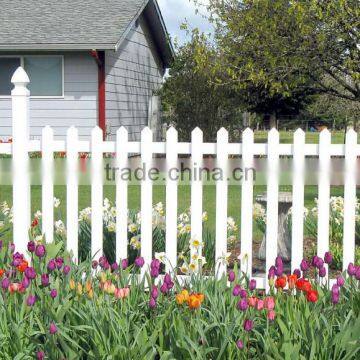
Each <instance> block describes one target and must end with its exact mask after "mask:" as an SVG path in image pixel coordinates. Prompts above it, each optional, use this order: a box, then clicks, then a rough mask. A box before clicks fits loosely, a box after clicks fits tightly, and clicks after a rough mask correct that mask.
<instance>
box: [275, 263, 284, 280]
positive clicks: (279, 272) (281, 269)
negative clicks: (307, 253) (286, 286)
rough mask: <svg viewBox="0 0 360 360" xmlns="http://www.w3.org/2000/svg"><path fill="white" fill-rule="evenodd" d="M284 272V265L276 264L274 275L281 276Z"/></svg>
mask: <svg viewBox="0 0 360 360" xmlns="http://www.w3.org/2000/svg"><path fill="white" fill-rule="evenodd" d="M283 273H284V267H283V266H282V265H281V266H278V267H276V268H275V275H276V276H279V277H280V276H282V275H283Z"/></svg>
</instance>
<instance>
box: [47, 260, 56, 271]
mask: <svg viewBox="0 0 360 360" xmlns="http://www.w3.org/2000/svg"><path fill="white" fill-rule="evenodd" d="M47 269H48V270H49V271H54V270H55V269H56V262H55V259H51V260H50V261H49V262H48V264H47Z"/></svg>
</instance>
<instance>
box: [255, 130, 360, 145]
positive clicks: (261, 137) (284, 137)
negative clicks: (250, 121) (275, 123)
mask: <svg viewBox="0 0 360 360" xmlns="http://www.w3.org/2000/svg"><path fill="white" fill-rule="evenodd" d="M319 135H320V133H319V132H310V131H307V132H306V137H305V139H306V143H307V144H318V143H319ZM267 137H268V131H255V136H254V138H255V142H258V143H265V142H267ZM293 138H294V131H292V130H289V131H283V130H281V131H280V142H281V143H285V144H291V143H292V142H293ZM331 142H332V143H333V144H344V142H345V132H344V131H332V132H331ZM358 142H360V133H358Z"/></svg>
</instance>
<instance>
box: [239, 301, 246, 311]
mask: <svg viewBox="0 0 360 360" xmlns="http://www.w3.org/2000/svg"><path fill="white" fill-rule="evenodd" d="M237 308H238V309H239V310H241V311H245V310H246V309H247V308H248V303H247V300H246V299H241V300H240V301H239V302H238V303H237Z"/></svg>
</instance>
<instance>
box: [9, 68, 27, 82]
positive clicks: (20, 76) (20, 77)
mask: <svg viewBox="0 0 360 360" xmlns="http://www.w3.org/2000/svg"><path fill="white" fill-rule="evenodd" d="M11 82H12V83H13V84H14V85H15V86H16V85H25V86H26V85H27V84H29V83H30V79H29V77H28V74H27V73H26V71H25V70H24V69H23V68H22V67H21V66H19V67H18V68H17V69H16V70H15V72H14V75H13V76H12V78H11Z"/></svg>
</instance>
